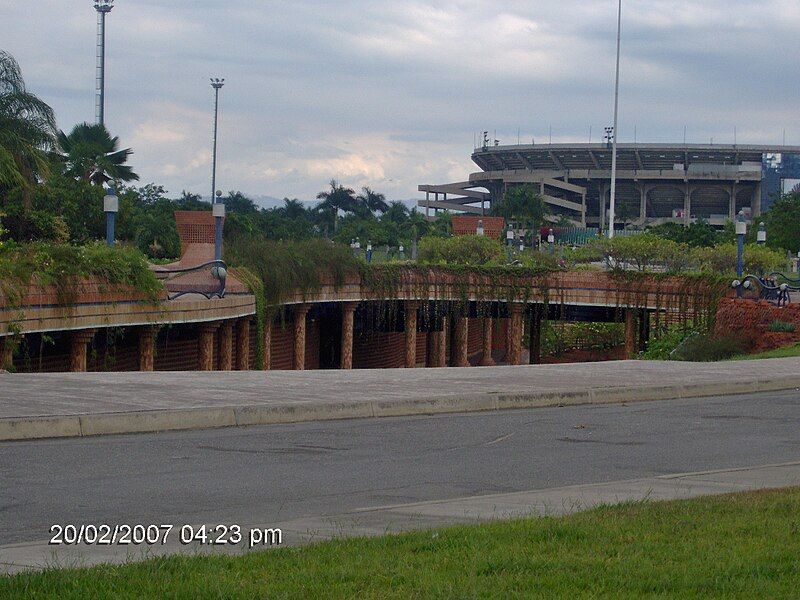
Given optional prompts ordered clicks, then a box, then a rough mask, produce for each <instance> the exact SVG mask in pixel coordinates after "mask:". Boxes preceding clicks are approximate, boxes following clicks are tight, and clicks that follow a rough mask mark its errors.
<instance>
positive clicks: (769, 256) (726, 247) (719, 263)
mask: <svg viewBox="0 0 800 600" xmlns="http://www.w3.org/2000/svg"><path fill="white" fill-rule="evenodd" d="M736 256H737V247H736V244H720V245H718V246H714V247H713V248H695V249H694V250H693V251H692V262H693V263H694V264H695V265H696V267H697V268H699V269H700V270H701V271H709V272H712V273H719V274H729V275H733V274H735V273H736ZM785 264H786V258H785V257H784V255H783V254H782V253H781V252H778V251H777V250H771V249H770V248H765V247H763V246H759V245H758V244H747V245H746V246H745V247H744V270H745V274H747V273H769V272H770V271H775V270H779V269H781V268H782V267H784V266H785Z"/></svg>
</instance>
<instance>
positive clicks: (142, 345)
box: [139, 325, 158, 371]
mask: <svg viewBox="0 0 800 600" xmlns="http://www.w3.org/2000/svg"><path fill="white" fill-rule="evenodd" d="M157 333H158V329H157V328H156V327H153V326H152V325H145V326H144V327H140V328H139V370H140V371H152V370H153V369H154V368H155V347H156V334H157Z"/></svg>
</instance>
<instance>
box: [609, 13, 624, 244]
mask: <svg viewBox="0 0 800 600" xmlns="http://www.w3.org/2000/svg"><path fill="white" fill-rule="evenodd" d="M621 40H622V0H619V10H618V12H617V70H616V78H615V82H614V140H613V142H612V145H611V201H610V202H609V219H608V237H610V238H613V237H614V209H615V207H614V202H615V199H616V193H617V125H618V116H619V54H620V45H621Z"/></svg>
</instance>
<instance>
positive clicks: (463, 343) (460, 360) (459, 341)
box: [453, 316, 469, 367]
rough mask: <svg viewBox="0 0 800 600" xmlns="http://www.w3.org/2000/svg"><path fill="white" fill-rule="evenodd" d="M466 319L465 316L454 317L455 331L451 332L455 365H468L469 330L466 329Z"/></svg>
mask: <svg viewBox="0 0 800 600" xmlns="http://www.w3.org/2000/svg"><path fill="white" fill-rule="evenodd" d="M468 323H469V321H468V319H467V317H461V316H459V317H456V322H455V331H454V332H453V333H454V334H455V335H454V339H453V346H454V352H453V359H454V362H455V365H453V366H456V367H468V366H469V356H468V350H469V349H468V342H469V331H468V326H469V325H468Z"/></svg>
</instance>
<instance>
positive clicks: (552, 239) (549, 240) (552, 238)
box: [547, 228, 556, 256]
mask: <svg viewBox="0 0 800 600" xmlns="http://www.w3.org/2000/svg"><path fill="white" fill-rule="evenodd" d="M547 243H548V244H549V245H550V256H552V255H553V254H555V253H556V251H555V243H556V236H555V235H553V229H552V228H551V229H550V231H549V232H548V234H547Z"/></svg>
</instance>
